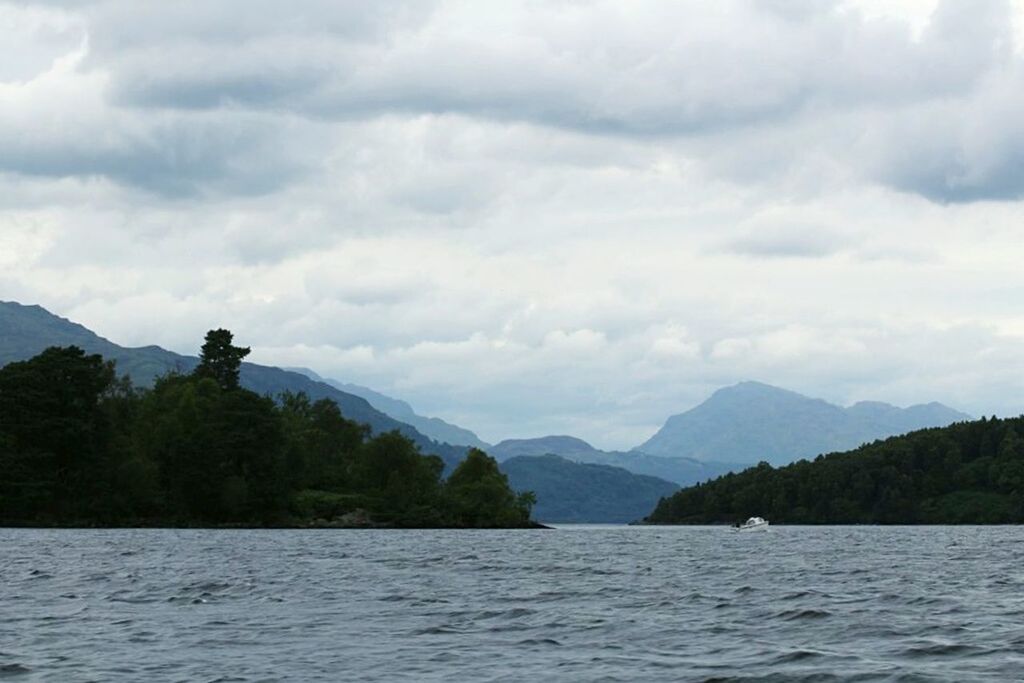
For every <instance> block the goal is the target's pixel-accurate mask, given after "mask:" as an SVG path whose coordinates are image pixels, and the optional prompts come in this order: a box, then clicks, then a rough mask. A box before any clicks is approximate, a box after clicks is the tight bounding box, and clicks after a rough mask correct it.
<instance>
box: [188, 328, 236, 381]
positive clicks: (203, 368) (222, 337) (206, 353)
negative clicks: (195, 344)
mask: <svg viewBox="0 0 1024 683" xmlns="http://www.w3.org/2000/svg"><path fill="white" fill-rule="evenodd" d="M233 340H234V336H233V335H232V334H231V333H230V332H229V331H227V330H224V329H220V330H210V331H209V332H207V333H206V342H205V343H204V344H203V347H202V350H201V351H200V353H199V365H198V366H197V367H196V369H195V372H194V374H195V375H196V376H197V377H209V378H211V379H213V380H214V381H215V382H217V384H219V385H220V387H221V388H222V389H227V390H230V389H237V388H238V373H239V370H240V369H241V367H242V359H243V358H245V357H246V356H248V355H249V347H248V346H247V347H245V348H242V347H241V346H234V345H233V344H232V343H231V342H232V341H233Z"/></svg>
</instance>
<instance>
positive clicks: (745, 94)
mask: <svg viewBox="0 0 1024 683" xmlns="http://www.w3.org/2000/svg"><path fill="white" fill-rule="evenodd" d="M1022 36H1024V3H1022V2H1011V1H1010V0H1007V1H1006V2H1000V1H987V0H961V1H955V2H946V1H941V2H933V1H929V0H916V1H909V0H907V1H904V2H896V1H894V0H871V1H867V0H858V1H855V2H834V3H832V2H828V1H826V0H788V1H787V0H763V1H760V2H756V1H753V0H750V1H731V0H724V1H716V2H706V1H703V0H702V1H700V2H684V1H677V0H672V1H666V2H632V1H631V2H620V1H608V2H577V1H570V0H552V1H550V2H539V1H532V0H530V1H524V2H518V3H515V2H501V3H498V2H480V0H467V1H465V2H443V1H442V2H436V3H434V2H426V1H423V0H416V1H412V2H384V1H381V0H373V1H372V2H349V3H346V2H337V1H335V0H308V1H305V2H303V1H296V2H279V1H278V0H232V1H222V2H209V1H206V0H204V1H202V2H200V1H198V0H197V1H195V2H188V1H186V2H156V1H154V2H145V1H140V0H124V1H111V2H106V1H102V0H100V1H96V2H91V1H90V0H66V1H65V2H48V3H25V2H14V3H5V2H2V1H0V46H3V50H2V57H0V299H5V300H17V301H21V302H23V303H38V304H41V305H43V306H45V307H47V308H48V309H50V310H51V311H53V312H55V313H57V314H59V315H62V316H64V317H68V318H71V319H73V320H76V321H78V322H81V323H82V324H84V325H86V326H87V327H89V328H91V329H93V330H95V331H96V332H98V333H100V334H101V335H103V336H105V337H108V338H109V339H111V340H113V341H115V342H118V343H120V344H125V345H145V344H153V343H155V344H160V345H161V346H164V347H167V348H170V349H173V350H175V351H179V352H183V353H195V352H196V351H197V348H198V346H199V344H200V343H201V339H202V336H203V334H204V333H205V331H206V330H207V329H209V328H211V327H219V326H224V327H228V328H230V329H231V330H233V331H234V332H235V335H236V339H237V341H239V342H240V343H242V344H245V345H250V346H252V348H253V355H252V359H253V360H255V361H257V362H262V363H267V364H275V365H303V366H308V367H310V368H313V369H314V370H316V371H317V372H319V373H320V374H322V375H325V376H329V377H334V378H337V379H339V380H343V381H349V382H356V383H359V384H364V385H367V386H370V387H373V388H375V389H377V390H379V391H382V392H384V393H387V394H391V395H394V396H396V397H399V398H404V399H406V400H408V401H410V402H411V403H412V404H413V405H414V407H416V408H417V410H418V411H419V412H421V413H424V414H429V415H437V416H440V417H443V418H445V419H448V420H451V421H454V422H456V423H458V424H460V425H463V426H465V427H468V428H471V429H473V430H475V431H477V433H478V434H480V436H481V437H482V438H484V439H487V440H491V441H496V440H500V439H502V438H506V437H526V436H540V435H543V434H548V433H569V434H574V435H577V436H580V437H583V438H586V439H588V440H590V441H591V442H593V443H594V444H596V445H598V446H601V447H606V448H627V447H632V446H634V445H636V444H638V443H640V442H641V441H643V440H644V439H646V438H647V437H648V436H650V434H651V433H653V432H654V431H655V430H656V429H657V428H658V427H659V426H660V425H661V423H662V422H663V421H664V419H665V418H666V417H667V416H668V415H670V414H673V413H678V412H682V411H683V410H686V409H688V408H690V407H692V406H693V405H695V404H696V403H698V402H700V401H701V400H702V399H704V398H705V397H706V396H707V395H708V394H709V393H710V392H711V391H713V390H714V389H715V388H718V387H720V386H723V385H726V384H732V383H734V382H737V381H740V380H744V379H757V380H761V381H764V382H769V383H772V384H776V385H780V386H783V387H787V388H790V389H793V390H796V391H800V392H803V393H806V394H810V395H813V396H819V397H822V398H826V399H828V400H831V401H834V402H838V403H843V404H847V403H850V402H853V401H857V400H863V399H878V400H886V401H890V402H893V403H896V404H900V405H907V404H910V403H916V402H927V401H932V400H937V401H941V402H944V403H947V404H949V405H951V406H953V407H955V408H959V409H962V410H965V411H967V412H970V413H972V414H975V415H980V414H992V413H997V414H1000V415H1009V414H1019V413H1021V412H1022V411H1024V50H1022V48H1024V40H1022Z"/></svg>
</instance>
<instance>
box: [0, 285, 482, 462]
mask: <svg viewBox="0 0 1024 683" xmlns="http://www.w3.org/2000/svg"><path fill="white" fill-rule="evenodd" d="M199 342H200V340H197V344H196V345H197V346H198V345H199ZM69 345H75V346H78V347H80V348H82V349H84V350H85V351H87V352H89V353H98V354H100V355H102V356H103V357H104V358H107V359H109V360H114V361H116V362H117V368H118V372H119V373H120V374H127V375H128V376H130V377H131V378H132V381H133V382H135V383H136V384H138V385H141V386H148V385H150V384H152V383H153V380H154V379H155V378H156V377H159V376H160V375H163V374H165V373H167V372H170V371H174V370H177V371H180V372H189V371H191V370H192V368H194V367H195V366H196V364H197V363H198V362H199V361H198V358H196V357H194V356H182V355H180V354H177V353H174V352H172V351H167V350H166V349H162V348H160V347H158V346H144V347H141V348H126V347H122V346H118V345H117V344H114V343H113V342H111V341H109V340H107V339H104V338H103V337H100V336H99V335H97V334H96V333H94V332H92V331H90V330H88V329H87V328H85V327H83V326H82V325H79V324H77V323H73V322H71V321H69V320H65V319H64V318H60V317H58V316H56V315H53V314H52V313H50V312H49V311H47V310H46V309H44V308H42V307H40V306H24V305H21V304H18V303H12V302H0V365H6V364H7V363H10V362H12V361H17V360H25V359H28V358H31V357H33V356H35V355H37V354H38V353H40V352H41V351H43V350H44V349H46V348H47V347H49V346H69ZM241 383H242V386H244V387H246V388H247V389H251V390H253V391H255V392H257V393H261V394H270V395H277V394H279V393H281V392H283V391H292V392H299V391H303V392H305V393H306V394H308V395H309V397H310V398H311V399H314V400H316V399H321V398H329V399H331V400H333V401H335V402H336V403H337V404H338V407H339V408H341V412H342V414H344V415H345V417H347V418H349V419H351V420H355V421H357V422H361V423H363V424H367V425H369V426H370V428H371V429H372V430H373V431H374V433H381V432H388V431H391V430H394V429H397V430H399V431H400V432H402V433H403V434H405V435H406V436H408V437H409V438H411V439H412V440H413V441H415V442H416V443H417V444H418V445H419V446H420V448H421V449H423V451H424V452H427V453H436V454H437V455H440V456H441V457H442V458H444V459H445V461H446V462H447V463H448V464H449V466H451V465H452V464H453V463H454V462H457V461H458V460H460V459H461V458H462V456H463V455H464V449H462V448H458V447H454V446H450V445H447V444H438V443H436V442H434V441H432V440H431V439H429V438H427V437H425V436H424V435H423V434H421V433H420V432H419V431H417V430H416V429H415V428H413V427H412V426H410V425H407V424H404V423H402V422H400V421H398V420H395V419H394V418H392V417H390V416H388V415H386V414H384V413H382V412H381V411H379V410H377V409H375V408H374V407H373V406H371V405H370V404H369V403H368V402H367V401H366V400H365V399H363V398H361V397H359V396H354V395H352V394H349V393H346V392H343V391H340V390H339V389H336V388H335V387H332V386H330V385H328V384H325V383H323V382H317V381H315V380H312V379H310V378H309V377H306V376H305V375H302V374H299V373H297V372H289V371H287V370H282V369H281V368H275V367H268V366H265V365H256V364H254V363H243V364H242V370H241Z"/></svg>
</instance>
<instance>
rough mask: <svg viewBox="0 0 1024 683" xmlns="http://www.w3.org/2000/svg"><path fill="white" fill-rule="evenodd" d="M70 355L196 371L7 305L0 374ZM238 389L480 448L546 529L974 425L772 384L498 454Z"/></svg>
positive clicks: (135, 375) (271, 373) (410, 422)
mask: <svg viewBox="0 0 1024 683" xmlns="http://www.w3.org/2000/svg"><path fill="white" fill-rule="evenodd" d="M198 343H199V340H197V346H198ZM68 345H76V346H79V347H80V348H82V349H84V350H85V351H87V352H89V353H98V354H100V355H102V356H104V357H105V358H107V359H110V360H114V361H116V362H117V368H118V372H119V373H121V374H127V375H128V376H130V377H131V378H132V381H133V382H134V383H136V384H137V385H140V386H150V385H151V384H152V383H153V381H154V380H155V379H156V378H157V377H159V376H161V375H164V374H166V373H168V372H174V371H177V372H189V371H191V370H192V369H193V368H194V367H195V366H196V364H197V363H198V358H196V357H194V356H185V355H181V354H177V353H173V352H171V351H167V350H165V349H162V348H160V347H158V346H144V347H138V348H127V347H123V346H119V345H117V344H114V343H113V342H111V341H109V340H107V339H104V338H103V337H100V336H99V335H97V334H95V333H94V332H92V331H90V330H88V329H87V328H85V327H83V326H82V325H79V324H77V323H74V322H71V321H69V320H66V319H64V318H60V317H58V316H56V315H54V314H52V313H50V312H48V311H46V310H45V309H43V308H41V307H39V306H26V305H22V304H18V303H13V302H0V366H2V365H4V364H6V363H9V362H12V361H18V360H25V359H27V358H30V357H32V356H34V355H36V354H38V353H40V352H41V351H43V350H44V349H45V348H47V347H49V346H68ZM241 383H242V385H243V386H245V387H246V388H248V389H251V390H253V391H256V392H258V393H261V394H269V395H274V396H276V395H278V394H280V393H282V392H284V391H291V392H300V391H301V392H305V393H306V394H307V395H308V396H309V397H310V398H312V399H314V400H317V399H321V398H328V399H331V400H333V401H335V402H336V403H337V404H338V406H339V408H340V409H341V411H342V413H343V414H344V415H345V416H346V417H348V418H349V419H352V420H355V421H358V422H361V423H364V424H367V425H368V426H369V427H370V429H371V430H372V431H373V432H374V433H382V432H387V431H392V430H398V431H399V432H401V433H402V434H404V435H406V436H407V437H409V438H410V439H412V440H413V442H414V443H416V444H417V445H418V446H419V447H420V449H421V450H422V451H423V452H425V453H435V454H437V455H440V456H441V457H442V458H443V459H444V460H445V463H446V465H447V468H448V469H449V470H450V469H451V468H452V467H454V465H455V464H457V463H458V462H459V461H460V460H461V459H462V458H463V457H464V456H465V453H466V447H470V446H472V447H476V448H481V449H482V450H485V451H487V452H488V453H489V454H490V455H492V456H493V457H494V458H495V459H496V460H498V461H499V462H500V463H501V466H502V469H503V471H505V472H506V474H507V475H508V476H509V477H510V480H511V481H512V483H513V485H514V486H515V487H516V488H518V489H520V490H523V489H525V488H530V489H532V490H534V491H535V492H536V493H537V494H538V499H539V500H538V511H541V512H543V513H544V514H547V515H549V516H548V517H547V518H548V519H549V520H551V521H628V520H629V519H631V518H630V517H629V515H631V514H632V513H633V511H635V510H639V509H640V508H641V507H642V506H643V505H645V504H646V503H645V502H643V501H647V502H651V503H652V504H653V503H656V502H657V498H658V497H660V496H661V495H667V493H665V492H666V491H667V492H669V493H670V492H671V491H670V489H671V490H674V487H676V486H677V485H682V486H688V485H691V484H694V483H697V482H702V481H707V480H709V479H713V478H716V477H718V476H720V475H722V474H725V473H727V472H730V471H739V470H742V469H743V468H745V467H746V466H748V465H750V464H754V463H757V462H759V461H762V460H765V461H768V462H769V463H772V464H775V465H780V464H787V463H789V462H793V461H795V460H798V459H800V458H809V457H813V456H816V455H818V454H821V453H830V452H836V451H842V450H848V449H851V448H855V447H857V446H859V445H861V444H862V443H866V442H870V441H874V440H876V439H880V438H885V437H888V436H893V435H897V434H902V433H905V432H909V431H912V430H915V429H921V428H925V427H941V426H945V425H948V424H951V423H953V422H960V421H963V420H968V419H970V416H968V415H966V414H965V413H961V412H958V411H956V410H953V409H951V408H948V407H946V406H944V405H942V404H939V403H929V404H924V405H916V406H911V407H909V408H897V407H895V406H892V405H889V404H886V403H879V402H861V403H857V404H854V405H852V406H850V407H848V408H843V407H840V406H836V405H833V404H830V403H827V402H826V401H823V400H820V399H813V398H808V397H806V396H803V395H801V394H797V393H795V392H792V391H787V390H785V389H780V388H778V387H773V386H770V385H767V384H762V383H759V382H741V383H739V384H736V385H734V386H730V387H725V388H723V389H720V390H718V391H716V392H715V393H714V394H713V395H712V396H711V397H710V398H708V399H707V400H706V401H705V402H703V403H701V404H700V405H698V406H696V407H695V408H693V409H691V410H689V411H687V412H684V413H681V414H678V415H673V416H672V417H670V418H669V419H668V420H667V421H666V423H665V425H664V426H663V427H662V428H661V429H660V430H659V431H658V432H657V433H656V434H655V435H654V436H652V437H651V438H650V439H649V440H647V441H646V442H644V443H643V444H641V445H640V446H638V447H636V448H634V449H633V450H630V451H603V450H600V449H597V448H595V447H593V446H592V445H590V444H589V443H587V442H586V441H583V440H582V439H578V438H575V437H572V436H546V437H540V438H532V439H508V440H505V441H502V442H500V443H498V444H495V445H493V446H491V445H489V444H487V443H486V442H484V441H483V440H482V439H480V438H479V437H478V436H477V435H476V434H474V433H473V432H472V431H470V430H468V429H465V428H463V427H459V426H457V425H453V424H450V423H448V422H445V421H444V420H440V419H438V418H432V417H424V416H422V415H419V414H418V413H416V412H415V410H414V409H413V408H412V406H410V405H409V404H408V403H406V402H405V401H401V400H399V399H395V398H392V397H389V396H386V395H384V394H381V393H379V392H377V391H374V390H372V389H368V388H366V387H363V386H360V385H357V384H350V383H344V382H339V381H336V380H330V379H324V378H322V377H320V376H319V375H318V374H316V373H315V372H314V371H312V370H309V369H305V368H301V369H297V370H289V369H282V368H276V367H269V366H264V365H258V364H254V363H243V364H242V370H241ZM545 456H554V459H552V458H549V457H545ZM567 482H576V483H575V484H572V485H570V484H569V483H567ZM655 493H657V497H653V498H652V496H655ZM609 498H611V499H614V500H609ZM616 501H617V502H616ZM647 511H649V509H648V510H647ZM642 512H646V511H642ZM551 515H554V516H551ZM638 516H642V515H638ZM542 518H543V517H542ZM613 518H615V519H614V520H613Z"/></svg>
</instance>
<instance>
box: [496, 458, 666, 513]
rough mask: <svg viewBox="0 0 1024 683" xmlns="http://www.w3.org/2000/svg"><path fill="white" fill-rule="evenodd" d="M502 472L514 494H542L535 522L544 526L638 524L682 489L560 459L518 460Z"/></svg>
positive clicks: (617, 470)
mask: <svg viewBox="0 0 1024 683" xmlns="http://www.w3.org/2000/svg"><path fill="white" fill-rule="evenodd" d="M501 469H502V471H503V472H505V474H507V475H508V479H509V484H510V485H511V486H512V488H513V489H516V490H517V491H533V492H534V493H535V494H536V495H537V505H536V506H535V507H534V509H533V518H534V519H536V520H538V521H541V522H591V523H601V522H603V523H624V522H632V521H635V520H638V519H641V518H643V517H644V516H645V515H647V514H648V513H650V511H651V510H653V509H654V507H655V506H656V505H657V504H658V501H659V500H661V499H662V498H663V497H665V496H670V495H672V494H673V493H675V492H676V491H677V490H678V489H679V487H678V486H676V485H675V484H673V483H671V482H668V481H664V480H662V479H657V478H655V477H648V476H644V475H639V474H634V473H632V472H629V471H627V470H625V469H622V468H621V467H610V466H608V465H594V464H589V463H576V462H570V461H569V460H566V459H565V458H560V457H558V456H557V455H541V456H516V457H514V458H511V459H510V460H506V461H505V462H504V463H502V464H501Z"/></svg>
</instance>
